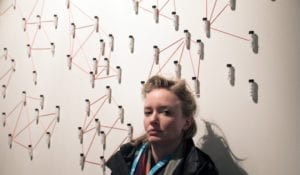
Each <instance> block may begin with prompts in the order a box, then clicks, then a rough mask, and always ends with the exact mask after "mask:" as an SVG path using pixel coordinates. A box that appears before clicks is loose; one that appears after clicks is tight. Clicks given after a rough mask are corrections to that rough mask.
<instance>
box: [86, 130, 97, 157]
mask: <svg viewBox="0 0 300 175" xmlns="http://www.w3.org/2000/svg"><path fill="white" fill-rule="evenodd" d="M96 134H97V131H96V130H95V133H94V136H93V139H92V140H91V142H90V144H89V147H88V149H87V151H86V153H85V157H87V156H88V154H89V152H90V150H91V147H92V145H93V143H94V140H95V137H96Z"/></svg>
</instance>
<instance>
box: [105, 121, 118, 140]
mask: <svg viewBox="0 0 300 175" xmlns="http://www.w3.org/2000/svg"><path fill="white" fill-rule="evenodd" d="M119 119H120V118H119V117H118V118H117V119H116V120H115V122H114V124H113V125H112V127H111V128H110V129H109V130H108V132H107V134H106V136H108V135H109V133H110V132H111V130H112V129H113V128H114V127H115V126H116V124H117V122H118V120H119Z"/></svg>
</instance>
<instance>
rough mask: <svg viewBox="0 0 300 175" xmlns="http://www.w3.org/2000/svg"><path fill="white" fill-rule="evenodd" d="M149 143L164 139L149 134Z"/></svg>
mask: <svg viewBox="0 0 300 175" xmlns="http://www.w3.org/2000/svg"><path fill="white" fill-rule="evenodd" d="M147 140H148V142H149V143H160V142H161V141H162V140H161V138H159V137H154V136H148V138H147Z"/></svg>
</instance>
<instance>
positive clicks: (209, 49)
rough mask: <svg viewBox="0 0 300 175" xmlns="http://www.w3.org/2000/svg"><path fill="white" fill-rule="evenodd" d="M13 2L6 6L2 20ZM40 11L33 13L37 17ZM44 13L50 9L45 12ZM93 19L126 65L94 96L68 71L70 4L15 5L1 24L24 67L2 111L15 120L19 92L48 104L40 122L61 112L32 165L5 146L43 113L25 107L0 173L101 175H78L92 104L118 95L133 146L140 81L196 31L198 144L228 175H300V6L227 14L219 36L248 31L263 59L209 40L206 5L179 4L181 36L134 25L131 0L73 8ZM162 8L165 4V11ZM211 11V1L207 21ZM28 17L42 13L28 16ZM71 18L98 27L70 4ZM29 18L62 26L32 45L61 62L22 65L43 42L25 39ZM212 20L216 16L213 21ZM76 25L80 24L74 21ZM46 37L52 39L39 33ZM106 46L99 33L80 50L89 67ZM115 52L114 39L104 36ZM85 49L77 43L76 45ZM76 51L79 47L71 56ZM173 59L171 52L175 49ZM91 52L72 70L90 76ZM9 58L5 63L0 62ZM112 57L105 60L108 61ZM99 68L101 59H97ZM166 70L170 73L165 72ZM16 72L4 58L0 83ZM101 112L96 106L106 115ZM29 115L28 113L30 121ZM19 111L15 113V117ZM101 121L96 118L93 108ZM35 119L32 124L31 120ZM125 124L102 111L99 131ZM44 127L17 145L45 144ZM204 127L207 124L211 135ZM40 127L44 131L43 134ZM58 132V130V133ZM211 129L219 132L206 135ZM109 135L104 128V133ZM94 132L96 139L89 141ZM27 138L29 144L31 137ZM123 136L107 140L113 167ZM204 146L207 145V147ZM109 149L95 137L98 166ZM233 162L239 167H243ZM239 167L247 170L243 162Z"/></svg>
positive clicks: (243, 6) (232, 42)
mask: <svg viewBox="0 0 300 175" xmlns="http://www.w3.org/2000/svg"><path fill="white" fill-rule="evenodd" d="M12 2H13V1H8V0H3V1H0V11H1V13H2V12H4V11H5V9H6V8H7V7H9V6H10V4H12ZM35 2H38V3H37V6H36V8H33V7H34V6H35ZM43 2H44V3H45V4H44V8H43V10H42V7H43ZM73 2H74V3H75V4H76V5H78V6H79V7H80V8H81V9H82V10H84V11H85V12H86V13H87V14H88V15H89V16H91V17H93V16H94V15H97V16H99V18H100V27H101V28H102V29H103V30H104V31H105V32H106V33H112V34H113V35H114V37H115V44H116V45H115V51H114V52H112V53H111V56H110V59H111V64H112V66H113V67H115V66H117V65H119V66H121V67H122V70H123V77H122V83H121V84H118V83H117V82H116V79H115V78H111V79H104V80H97V81H96V87H95V88H94V89H92V88H91V85H90V83H89V76H88V75H86V74H85V73H83V72H82V71H80V70H79V69H78V68H76V67H74V66H73V68H72V70H71V71H69V70H68V69H67V64H66V62H67V61H66V55H67V54H68V53H69V52H70V49H69V48H70V41H69V11H68V10H67V8H66V6H65V1H59V0H56V1H43V0H40V1H33V0H32V1H22V0H21V1H17V8H16V10H13V9H12V8H9V9H8V11H6V12H5V13H2V14H1V16H0V26H1V28H0V35H1V37H0V48H1V49H2V48H4V47H7V48H8V50H9V55H10V56H11V57H13V58H14V59H15V60H16V72H15V73H13V74H12V77H11V79H10V81H9V85H8V88H7V96H6V98H5V99H3V98H0V112H1V113H2V112H6V113H9V112H10V111H12V109H13V108H14V107H15V106H16V104H18V103H19V102H20V101H21V97H22V96H21V92H22V91H26V92H27V93H28V95H29V96H32V97H38V96H39V95H40V94H44V95H45V109H44V110H43V114H47V113H52V112H54V107H55V105H60V106H61V122H59V123H58V124H57V125H56V126H55V128H54V133H53V136H52V145H51V149H49V150H48V149H47V148H46V144H45V138H43V139H42V140H41V142H40V144H38V146H37V147H36V149H35V150H34V158H33V161H30V160H29V156H28V152H27V150H26V149H24V148H23V147H21V146H20V145H18V144H16V143H13V148H12V149H9V148H8V145H7V134H8V133H9V132H12V131H13V130H14V128H15V126H16V123H18V126H17V127H16V128H17V129H16V131H20V130H21V129H22V128H23V127H25V126H26V125H27V124H28V121H30V120H32V119H34V113H33V111H34V108H36V107H37V105H38V103H37V102H35V101H34V100H29V101H28V106H27V107H24V110H23V111H22V112H21V114H20V120H19V122H17V118H18V112H15V113H13V114H11V116H10V118H9V119H8V120H7V125H6V127H5V128H3V127H2V126H1V128H0V174H3V175H4V174H5V175H6V174H9V175H14V174H90V173H93V174H101V173H100V167H99V166H96V165H93V164H86V166H85V169H84V171H81V170H80V166H79V154H80V153H81V150H82V146H81V145H80V144H79V140H78V136H77V127H78V126H82V125H83V122H84V118H85V114H84V110H85V103H84V99H86V98H89V99H90V100H91V101H94V100H96V99H98V98H99V97H101V96H103V95H105V86H106V85H110V86H111V87H112V91H113V97H114V98H115V99H116V101H117V102H118V103H119V104H121V105H123V106H124V108H125V124H123V125H121V124H119V123H118V124H117V125H116V127H119V128H125V129H126V123H132V124H133V126H134V135H135V136H138V135H139V134H141V133H142V132H143V127H142V124H141V123H142V99H141V96H140V88H141V85H140V81H141V80H145V79H146V78H147V77H148V73H149V70H150V67H151V64H152V54H153V53H152V47H153V45H158V46H160V47H161V48H164V47H166V46H168V45H169V44H171V43H172V42H174V41H176V40H178V39H179V38H181V37H183V36H184V34H183V30H184V29H188V30H189V31H190V32H191V35H192V39H193V40H196V39H201V40H203V41H204V43H205V59H204V60H203V61H201V71H200V81H201V97H200V98H199V99H198V102H199V106H200V110H199V116H198V117H197V122H198V124H199V132H198V135H197V137H196V138H195V141H196V143H197V144H198V145H199V146H202V148H203V150H204V151H206V152H207V153H208V154H210V155H211V157H212V158H213V160H214V161H215V162H216V164H217V166H218V168H219V170H220V172H221V174H231V175H232V174H236V175H240V174H255V175H262V174H274V175H281V174H289V175H296V174H299V173H300V169H299V162H300V152H299V146H300V141H299V138H300V137H299V122H300V121H299V117H298V115H299V113H300V111H299V107H298V106H299V104H300V98H299V88H300V83H299V82H300V81H299V76H298V75H299V73H300V70H299V69H298V68H297V67H298V65H299V60H298V58H299V55H300V51H299V50H300V48H299V42H300V35H299V34H298V31H299V30H300V23H299V20H298V17H299V10H300V2H299V1H297V0H289V1H280V0H277V1H275V2H273V1H270V0H265V1H260V0H254V1H237V6H236V10H235V11H231V10H229V8H227V9H225V11H224V12H223V13H222V14H221V15H220V17H219V18H218V19H217V20H216V22H215V24H214V26H215V27H216V28H218V29H222V30H224V31H226V32H230V33H233V34H236V35H240V36H243V37H246V38H250V37H249V35H248V31H249V30H254V31H255V32H256V33H257V34H258V36H259V53H258V54H254V53H253V52H252V51H251V48H250V42H249V41H245V40H241V39H237V38H235V37H232V36H229V35H226V34H223V33H219V32H216V31H212V37H211V38H210V39H207V38H206V37H205V34H204V31H203V26H202V18H203V17H204V16H205V13H206V12H205V4H206V3H205V2H206V1H205V0H200V1H196V0H191V1H188V2H187V1H184V2H183V1H182V2H177V1H176V9H177V12H178V14H179V15H180V29H179V31H178V32H175V31H174V29H173V28H172V23H171V21H169V20H167V19H165V18H163V17H161V18H160V22H159V24H155V23H154V21H153V17H152V14H150V13H148V12H146V11H143V10H142V9H140V12H139V15H135V14H134V12H133V8H132V2H131V0H111V1H104V0H101V1H96V0H87V1H84V2H83V1H73ZM164 2H166V1H159V4H160V6H161V5H162V4H163V3H164ZM214 2H215V1H209V6H208V9H210V10H209V12H211V9H212V6H213V4H214ZM153 3H156V1H153V2H152V1H143V2H142V3H141V4H143V6H144V7H147V8H148V7H149V8H150V7H151V5H153ZM226 3H227V1H225V0H219V1H218V2H217V5H216V9H215V13H214V16H216V15H217V13H218V12H220V10H221V9H222V8H223V7H224V6H225V5H226ZM172 4H173V1H170V4H168V5H167V6H166V7H165V9H164V11H163V12H164V13H165V14H166V15H168V16H170V15H169V14H170V12H171V11H172V10H173V5H172ZM32 9H34V10H33V11H32ZM71 10H72V14H73V19H74V21H75V22H76V24H77V26H84V25H90V24H92V22H91V21H89V19H88V18H86V17H85V16H84V15H83V14H82V13H80V11H78V10H76V8H75V7H74V6H72V4H71ZM31 11H32V17H31V20H30V21H31V22H34V21H35V19H36V18H35V17H36V15H37V14H40V13H41V11H43V13H42V14H41V16H42V20H52V16H53V14H57V15H58V17H59V24H58V29H57V30H54V28H53V25H52V23H42V29H41V30H40V31H39V32H38V35H37V37H36V40H35V44H36V45H35V46H36V47H48V44H49V43H48V39H47V36H46V35H45V33H47V35H48V37H49V39H50V40H51V41H53V42H54V43H55V44H56V53H55V56H54V57H53V58H52V57H51V54H50V51H49V50H47V51H33V52H32V55H33V56H32V58H30V59H29V58H28V57H27V54H26V44H28V42H31V41H32V40H33V38H34V34H35V32H36V25H28V28H27V31H26V32H23V29H22V24H21V18H22V17H23V16H25V17H28V16H29V15H30V13H31ZM209 14H210V13H209ZM71 19H72V18H71ZM44 30H45V32H43V31H44ZM90 31H91V28H87V29H81V30H79V31H76V38H77V39H79V41H80V42H83V41H84V40H85V39H86V38H87V36H88V35H89V34H90ZM128 35H134V37H135V39H136V45H135V52H134V54H130V53H129V50H128ZM103 36H104V34H103V32H100V34H95V33H93V34H92V36H91V39H89V40H88V42H87V43H86V44H85V45H84V47H83V50H84V53H85V54H86V57H87V58H88V59H89V62H90V64H91V58H93V57H97V56H98V55H99V48H98V47H99V42H98V40H99V38H102V37H103ZM104 39H105V40H106V41H107V38H106V37H105V36H104ZM76 43H77V40H76ZM77 48H78V45H75V49H77ZM172 48H173V50H174V49H175V47H172ZM173 50H168V51H164V55H163V54H162V57H161V58H162V59H164V60H166V59H167V58H168V56H169V55H170V54H171V53H172V51H173ZM82 53H83V52H80V54H78V57H76V61H77V63H78V64H80V65H82V66H83V67H84V68H85V69H87V70H88V67H87V64H86V61H85V59H84V57H85V56H84V54H82ZM191 53H192V56H193V58H194V59H195V58H196V57H197V54H196V46H195V45H194V44H192V50H191ZM2 54H3V51H1V52H0V56H1V55H2ZM106 56H108V54H106ZM178 57H179V53H177V54H176V56H174V57H173V58H172V61H171V62H170V63H169V64H168V65H167V66H166V68H165V69H164V70H163V73H164V74H166V75H168V76H174V75H173V74H174V73H173V63H172V62H173V60H175V59H177V58H178ZM31 60H33V64H34V65H35V67H36V70H37V71H38V84H37V85H34V84H33V81H32V71H33V66H32V61H31ZM100 60H101V64H103V57H101V58H100ZM228 63H231V64H232V65H233V66H234V67H235V69H236V84H235V86H234V87H232V86H230V85H229V83H228V80H227V69H226V64H228ZM161 65H162V63H161ZM182 65H183V75H184V78H186V79H187V81H188V82H189V83H190V84H191V86H192V82H191V77H192V76H193V71H192V67H191V66H190V60H189V56H188V54H187V52H185V53H184V57H183V61H182ZM9 67H10V64H9V61H5V60H4V58H3V57H2V58H1V59H0V77H2V76H3V75H4V73H5V72H6V70H8V69H9ZM3 77H4V78H2V79H1V80H0V82H1V85H2V84H6V83H7V81H8V79H9V78H8V76H3ZM249 79H255V81H256V82H257V84H258V86H259V89H258V103H254V102H252V101H251V99H250V95H249V83H248V80H249ZM99 105H100V104H99ZM26 110H28V112H27V111H26ZM17 111H19V109H18V110H17ZM93 111H94V112H95V111H96V108H94V109H93ZM27 113H28V114H27ZM115 116H117V110H116V106H115V104H114V103H113V104H107V103H105V105H104V106H103V108H102V110H101V112H100V114H99V115H97V117H98V118H100V120H101V123H102V124H103V125H105V124H106V125H112V123H113V122H114V120H115V119H116V117H115ZM50 119H51V117H49V119H48V118H47V117H45V118H43V119H41V123H42V124H40V125H38V126H36V125H35V124H32V125H30V132H29V129H28V128H27V129H26V130H24V132H22V134H20V135H19V136H18V138H17V139H16V140H18V141H19V142H22V143H24V144H25V145H28V144H29V143H30V141H29V140H30V136H31V137H32V138H31V140H33V143H37V141H38V139H39V137H40V136H41V135H42V134H43V131H44V130H45V128H47V125H48V123H49V122H50ZM203 120H204V121H206V125H205V124H204V122H203ZM41 125H43V126H41ZM51 128H52V127H51ZM209 128H211V129H212V131H210V132H208V130H209ZM104 131H105V132H106V133H107V132H108V129H105V128H104ZM93 132H94V131H93ZM93 132H90V134H88V135H89V136H86V137H85V140H84V141H85V142H84V150H85V151H87V149H88V145H89V141H90V139H91V136H93V134H92V133H93ZM29 133H30V134H29ZM126 134H127V133H126V132H122V131H118V130H112V132H111V133H110V135H109V136H108V137H107V141H108V146H107V150H106V151H105V157H106V158H108V157H109V156H110V155H111V153H112V152H113V151H114V150H115V148H116V147H117V146H118V145H119V144H120V142H121V140H122V139H124V138H125V137H126ZM201 138H202V139H201ZM100 154H102V148H101V144H100V140H99V137H96V140H95V143H94V144H93V146H92V148H91V151H90V152H89V159H90V160H95V161H97V162H99V156H100ZM235 156H236V157H235ZM238 159H241V161H239V160H238Z"/></svg>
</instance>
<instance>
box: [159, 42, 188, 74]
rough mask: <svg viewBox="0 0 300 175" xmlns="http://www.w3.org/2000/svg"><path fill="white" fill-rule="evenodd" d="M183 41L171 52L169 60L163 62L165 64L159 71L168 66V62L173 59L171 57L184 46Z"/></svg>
mask: <svg viewBox="0 0 300 175" xmlns="http://www.w3.org/2000/svg"><path fill="white" fill-rule="evenodd" d="M182 44H183V42H182V43H181V44H180V45H179V46H178V47H177V48H176V49H175V51H174V52H173V53H172V54H171V56H170V57H169V58H168V60H167V61H166V62H165V63H164V64H163V66H162V67H161V68H160V69H159V71H158V73H160V72H161V70H162V69H163V68H164V67H165V66H166V64H167V63H168V62H169V61H170V60H171V58H172V57H173V56H174V54H175V53H176V52H177V51H178V50H179V48H180V46H182Z"/></svg>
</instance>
